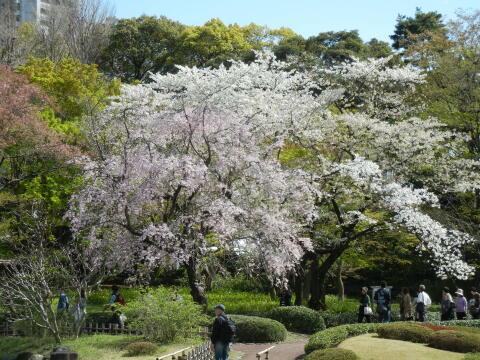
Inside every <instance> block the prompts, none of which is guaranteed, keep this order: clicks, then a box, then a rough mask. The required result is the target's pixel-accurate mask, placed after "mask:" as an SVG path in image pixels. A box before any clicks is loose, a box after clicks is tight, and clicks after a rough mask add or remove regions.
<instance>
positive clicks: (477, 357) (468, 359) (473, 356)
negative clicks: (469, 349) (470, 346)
mask: <svg viewBox="0 0 480 360" xmlns="http://www.w3.org/2000/svg"><path fill="white" fill-rule="evenodd" d="M463 359H464V360H480V352H476V353H470V354H466V355H465V357H464V358H463Z"/></svg>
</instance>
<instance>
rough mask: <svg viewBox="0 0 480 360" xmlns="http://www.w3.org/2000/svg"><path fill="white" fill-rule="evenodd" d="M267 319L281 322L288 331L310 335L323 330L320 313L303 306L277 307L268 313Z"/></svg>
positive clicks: (323, 325) (323, 323) (323, 324)
mask: <svg viewBox="0 0 480 360" xmlns="http://www.w3.org/2000/svg"><path fill="white" fill-rule="evenodd" d="M267 317H269V318H271V319H274V320H277V321H279V322H281V323H282V324H283V325H285V327H286V328H287V329H288V330H290V331H296V332H300V333H304V334H312V333H314V332H317V331H320V330H325V322H324V321H323V318H322V316H321V315H320V313H319V312H318V311H315V310H312V309H309V308H307V307H304V306H283V307H278V308H276V309H273V310H271V311H269V312H268V313H267Z"/></svg>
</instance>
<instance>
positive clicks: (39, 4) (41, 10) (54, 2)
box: [0, 0, 71, 26]
mask: <svg viewBox="0 0 480 360" xmlns="http://www.w3.org/2000/svg"><path fill="white" fill-rule="evenodd" d="M67 2H71V0H0V15H2V14H5V13H6V14H8V15H9V16H12V17H14V18H15V20H16V24H17V26H18V25H20V24H23V23H25V22H36V23H40V24H41V23H42V20H45V18H46V16H47V14H48V13H49V11H50V9H51V8H52V7H54V6H58V5H64V4H66V3H67Z"/></svg>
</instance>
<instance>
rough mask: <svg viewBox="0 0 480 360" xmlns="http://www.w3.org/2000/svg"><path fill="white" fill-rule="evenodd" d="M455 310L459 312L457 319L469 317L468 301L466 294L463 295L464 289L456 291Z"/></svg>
mask: <svg viewBox="0 0 480 360" xmlns="http://www.w3.org/2000/svg"><path fill="white" fill-rule="evenodd" d="M455 295H456V298H455V311H456V313H457V320H465V319H466V318H467V309H468V303H467V299H466V298H465V296H463V290H462V289H457V291H455Z"/></svg>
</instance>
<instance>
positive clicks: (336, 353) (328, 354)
mask: <svg viewBox="0 0 480 360" xmlns="http://www.w3.org/2000/svg"><path fill="white" fill-rule="evenodd" d="M359 359H360V358H359V357H358V356H357V354H355V353H354V352H353V351H352V350H347V349H341V348H331V349H324V350H315V351H314V352H312V353H310V354H308V355H307V357H306V358H305V360H359Z"/></svg>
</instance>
